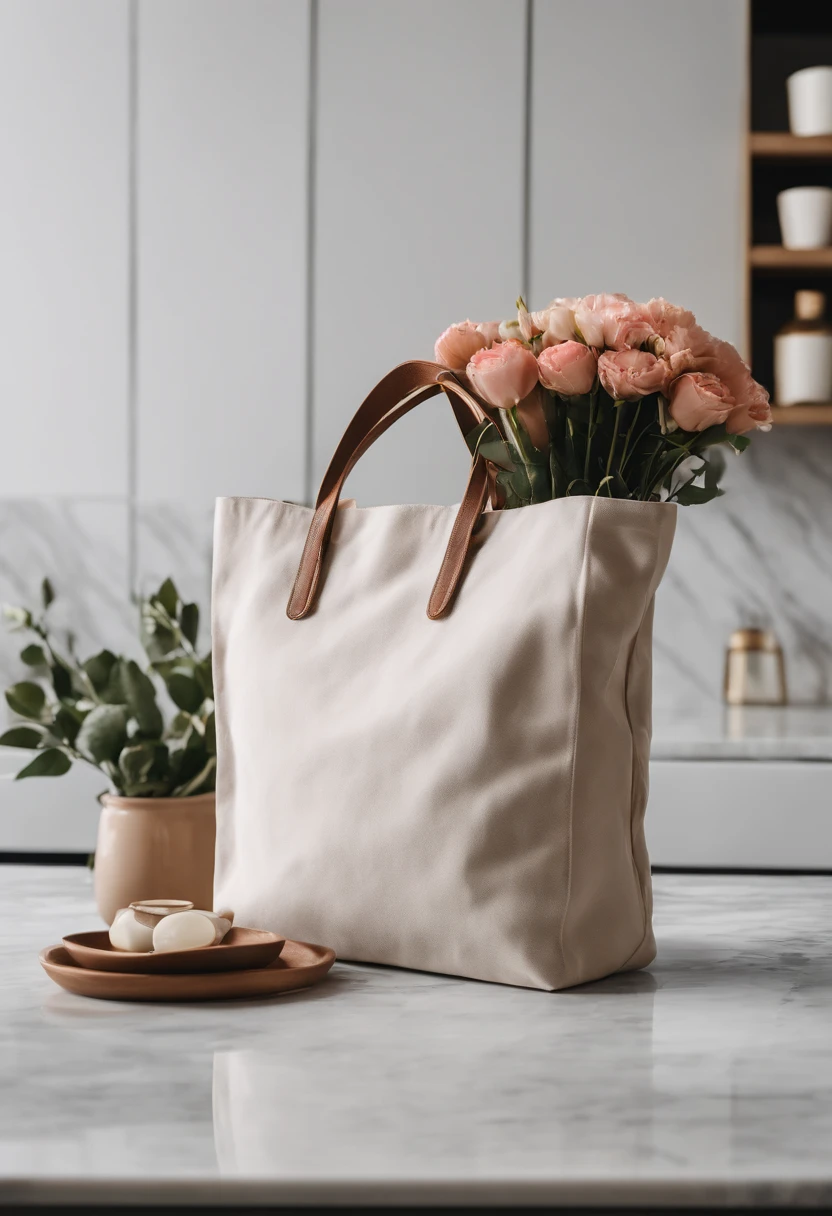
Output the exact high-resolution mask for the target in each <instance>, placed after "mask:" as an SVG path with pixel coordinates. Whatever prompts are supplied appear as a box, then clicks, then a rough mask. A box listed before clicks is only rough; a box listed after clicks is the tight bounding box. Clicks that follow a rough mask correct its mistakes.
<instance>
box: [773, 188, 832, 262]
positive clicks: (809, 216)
mask: <svg viewBox="0 0 832 1216" xmlns="http://www.w3.org/2000/svg"><path fill="white" fill-rule="evenodd" d="M777 214H778V216H779V219H780V232H781V235H782V238H783V244H784V245H785V247H786V249H820V248H822V247H823V246H824V245H830V244H832V190H830V189H829V187H828V186H793V187H792V188H791V189H790V190H781V191H780V193H779V194H778V195H777Z"/></svg>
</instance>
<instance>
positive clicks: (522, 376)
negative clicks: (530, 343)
mask: <svg viewBox="0 0 832 1216" xmlns="http://www.w3.org/2000/svg"><path fill="white" fill-rule="evenodd" d="M465 370H466V374H467V376H468V379H469V380H470V382H471V384H472V385H473V388H474V392H475V393H478V394H479V396H480V397H482V399H483V401H486V402H487V403H488V404H489V405H492V406H494V408H495V409H501V410H508V409H511V407H512V406H513V405H517V403H518V401H523V400H524V399H525V398H526V397H528V395H529V393H530V392H531V391H532V389H533V388H534V386H535V385H536V384H537V359H535V357H534V355H533V354H532V352H531V351H530V350H529V348H528V347H527V346H524V345H523V343H522V342H516V341H513V340H509V341H508V342H500V343H498V344H497V345H496V346H492V347H491V348H490V349H489V350H478V351H477V352H476V353H475V354H474V355H473V356H472V358H471V360H470V362H469V364H468V366H467V368H466V369H465Z"/></svg>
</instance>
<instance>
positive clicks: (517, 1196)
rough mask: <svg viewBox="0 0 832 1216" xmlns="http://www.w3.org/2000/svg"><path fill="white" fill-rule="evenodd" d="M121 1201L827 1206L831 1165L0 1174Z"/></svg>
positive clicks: (2, 1197)
mask: <svg viewBox="0 0 832 1216" xmlns="http://www.w3.org/2000/svg"><path fill="white" fill-rule="evenodd" d="M114 1203H128V1204H160V1203H166V1204H182V1205H185V1206H196V1205H212V1206H216V1205H217V1204H218V1203H221V1204H245V1205H262V1204H277V1203H279V1204H281V1205H291V1204H298V1205H304V1206H306V1205H310V1204H317V1205H320V1206H326V1207H342V1206H345V1207H346V1206H357V1205H362V1204H363V1205H368V1206H371V1207H378V1206H384V1205H390V1204H400V1205H401V1204H407V1205H423V1206H425V1207H429V1206H439V1205H445V1206H449V1207H454V1206H463V1205H464V1206H470V1205H471V1204H472V1203H475V1204H478V1205H481V1206H483V1207H498V1206H506V1205H514V1206H522V1207H537V1206H540V1205H544V1204H545V1205H550V1206H551V1205H558V1206H564V1207H587V1208H595V1207H603V1208H607V1209H609V1208H631V1207H666V1206H675V1207H703V1206H704V1207H732V1208H735V1207H769V1208H779V1207H784V1206H792V1207H801V1208H820V1207H824V1208H825V1207H827V1206H828V1205H829V1204H830V1203H832V1169H830V1170H829V1171H827V1172H824V1173H818V1174H817V1175H816V1176H813V1175H806V1176H803V1177H794V1178H791V1179H784V1178H782V1177H780V1178H778V1177H775V1176H772V1177H770V1178H766V1177H764V1176H761V1175H759V1174H758V1175H749V1176H748V1177H743V1176H741V1175H740V1176H736V1175H734V1176H732V1177H722V1178H720V1177H716V1178H700V1177H694V1176H692V1177H687V1178H685V1177H681V1178H680V1177H675V1178H674V1177H654V1178H631V1177H626V1176H620V1177H613V1176H610V1177H604V1178H564V1177H560V1178H514V1179H507V1178H499V1177H495V1178H491V1179H489V1178H477V1179H467V1180H466V1179H447V1180H425V1179H406V1178H403V1179H395V1180H391V1179H375V1180H369V1179H353V1178H349V1179H342V1180H336V1179H330V1180H328V1181H317V1180H310V1179H306V1180H304V1179H268V1178H251V1179H228V1178H208V1179H202V1178H197V1179H168V1180H166V1179H157V1180H154V1181H147V1180H146V1179H132V1178H123V1179H119V1178H100V1179H78V1178H57V1177H56V1178H40V1179H15V1178H4V1179H0V1206H4V1207H5V1206H10V1205H17V1206H36V1205H41V1204H51V1205H55V1206H67V1207H70V1206H80V1205H85V1204H90V1205H102V1204H114Z"/></svg>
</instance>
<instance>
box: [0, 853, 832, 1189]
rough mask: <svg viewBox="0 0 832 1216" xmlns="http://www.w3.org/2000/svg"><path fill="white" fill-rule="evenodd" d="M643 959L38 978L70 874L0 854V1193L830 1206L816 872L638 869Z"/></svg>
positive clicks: (829, 987)
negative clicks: (582, 966) (122, 989)
mask: <svg viewBox="0 0 832 1216" xmlns="http://www.w3.org/2000/svg"><path fill="white" fill-rule="evenodd" d="M655 885H656V928H657V937H658V941H659V958H658V960H657V962H656V963H655V964H654V966H653V967H652V968H651V969H650V971H648V972H641V973H634V974H628V975H623V976H618V977H613V978H611V979H609V980H606V981H602V982H601V983H598V984H595V985H590V986H587V987H586V988H582V989H575V990H572V991H571V992H565V993H559V994H547V993H542V992H533V991H527V990H523V989H516V988H507V987H501V986H498V985H490V984H481V983H474V982H470V981H463V980H457V979H453V978H449V977H446V976H436V975H425V974H419V973H415V972H403V971H396V970H392V969H386V968H380V967H370V966H360V965H346V964H336V967H335V968H334V969H333V971H332V973H331V974H330V976H329V978H328V979H327V980H326V981H325V982H324V983H323V984H322V985H320V986H319V987H318V988H315V989H312V990H310V991H309V992H306V993H298V994H294V995H287V996H284V997H280V998H276V999H272V1000H258V1001H243V1002H229V1003H225V1004H223V1003H209V1004H201V1005H185V1004H181V1005H155V1006H154V1005H151V1006H142V1005H137V1004H127V1003H114V1002H105V1001H93V1000H86V999H85V998H82V997H75V996H72V995H70V994H69V993H66V992H64V991H62V990H61V989H59V988H57V987H55V986H54V985H53V984H52V983H51V982H50V981H49V980H48V979H47V977H46V976H45V975H44V973H43V972H42V971H41V969H40V967H39V965H38V963H37V957H36V954H37V950H38V949H39V948H40V947H42V946H44V945H48V944H50V943H52V942H55V941H58V940H59V938H60V936H61V935H62V933H63V932H66V931H72V930H82V929H90V928H95V927H98V925H97V919H96V916H95V913H94V911H93V905H92V893H91V888H90V882H89V876H88V874H87V872H86V871H85V870H83V869H80V868H57V867H54V868H48V867H15V866H9V867H3V868H2V869H0V939H2V940H1V944H0V949H1V950H2V962H3V983H2V985H0V1061H2V1065H1V1067H0V1072H1V1073H2V1078H1V1080H2V1083H0V1204H27V1203H31V1204H35V1203H42V1204H45V1203H76V1204H85V1203H92V1202H106V1203H116V1202H119V1201H127V1200H129V1201H133V1202H156V1203H162V1202H165V1203H176V1202H179V1201H181V1202H188V1203H197V1204H198V1203H200V1202H212V1203H218V1202H227V1203H229V1204H232V1203H246V1202H272V1203H287V1204H288V1203H294V1202H304V1203H315V1202H317V1203H322V1204H326V1203H330V1202H340V1203H353V1204H362V1203H374V1202H388V1203H397V1202H409V1203H425V1204H432V1203H470V1204H488V1203H491V1204H493V1203H505V1204H507V1205H513V1206H518V1205H522V1204H525V1203H544V1202H545V1203H550V1204H554V1205H567V1204H571V1205H582V1204H595V1205H599V1204H622V1205H649V1204H673V1203H683V1204H685V1203H688V1204H689V1203H694V1202H695V1203H697V1204H700V1205H703V1206H705V1205H708V1204H730V1205H738V1206H739V1205H742V1204H748V1203H752V1204H760V1205H771V1206H776V1205H784V1206H785V1205H788V1204H798V1205H803V1206H821V1205H823V1204H829V1203H832V1155H830V1145H832V878H824V877H812V878H790V877H782V878H779V877H778V878H766V877H759V878H754V877H742V878H740V877H725V876H716V877H705V876H689V877H685V876H679V875H664V876H660V877H658V878H657V879H656V883H655Z"/></svg>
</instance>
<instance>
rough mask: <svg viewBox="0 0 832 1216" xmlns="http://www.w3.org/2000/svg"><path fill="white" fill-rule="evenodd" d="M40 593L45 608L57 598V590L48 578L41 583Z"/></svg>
mask: <svg viewBox="0 0 832 1216" xmlns="http://www.w3.org/2000/svg"><path fill="white" fill-rule="evenodd" d="M40 595H41V599H42V600H43V606H44V608H48V607H49V605H50V604H51V603H52V601H53V600H54V598H55V592H54V590H53V588H52V584H51V583H50V581H49V579H48V578H45V579H44V580H43V582H42V583H41V585H40Z"/></svg>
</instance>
